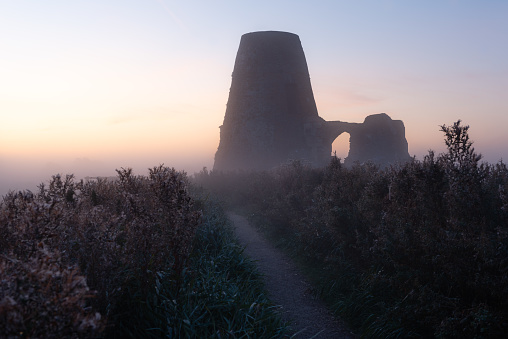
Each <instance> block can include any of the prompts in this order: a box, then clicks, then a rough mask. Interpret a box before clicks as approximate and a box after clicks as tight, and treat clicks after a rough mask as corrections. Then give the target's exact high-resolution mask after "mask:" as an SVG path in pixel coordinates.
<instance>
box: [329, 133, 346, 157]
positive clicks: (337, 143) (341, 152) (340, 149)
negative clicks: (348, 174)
mask: <svg viewBox="0 0 508 339" xmlns="http://www.w3.org/2000/svg"><path fill="white" fill-rule="evenodd" d="M349 137H350V135H349V133H347V132H344V133H342V134H341V135H339V136H338V137H337V138H335V140H334V141H333V143H332V156H333V155H334V154H337V157H338V158H340V159H341V162H344V159H346V158H347V156H348V154H349ZM335 152H336V153H335Z"/></svg>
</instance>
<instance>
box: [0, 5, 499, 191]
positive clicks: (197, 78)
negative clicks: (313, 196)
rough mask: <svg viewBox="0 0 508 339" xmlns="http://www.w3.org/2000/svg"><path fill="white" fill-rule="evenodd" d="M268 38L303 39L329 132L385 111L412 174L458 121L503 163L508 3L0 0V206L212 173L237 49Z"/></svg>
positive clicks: (341, 150) (342, 147)
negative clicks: (251, 35)
mask: <svg viewBox="0 0 508 339" xmlns="http://www.w3.org/2000/svg"><path fill="white" fill-rule="evenodd" d="M264 30H278V31H287V32H292V33H295V34H298V35H299V36H300V40H301V42H302V46H303V49H304V52H305V55H306V57H307V64H308V67H309V72H310V75H311V82H312V86H313V90H314V96H315V99H316V103H317V106H318V111H319V114H320V116H321V117H323V118H324V119H326V120H342V121H348V122H362V121H363V119H364V118H365V117H366V116H367V115H369V114H374V113H381V112H385V113H387V114H389V115H390V116H391V117H392V118H393V119H400V120H403V121H404V124H405V126H406V138H407V140H408V143H409V153H410V154H411V155H416V157H417V158H419V159H421V158H422V157H423V155H425V154H426V153H427V150H429V149H433V150H435V151H436V152H438V153H439V152H442V151H444V143H443V137H442V133H441V132H439V125H441V124H447V125H450V124H452V123H453V122H454V121H456V120H457V119H462V120H463V122H464V123H465V124H468V125H470V126H471V129H470V135H471V138H472V139H473V140H474V141H475V144H474V146H475V148H476V150H477V151H479V152H480V153H482V154H483V155H484V159H485V160H486V161H488V162H497V161H498V160H500V159H503V160H506V159H508V147H507V145H508V133H506V132H505V130H506V129H507V127H508V98H507V97H508V95H507V94H506V92H507V90H508V61H507V60H508V43H507V37H508V1H501V0H499V1H495V0H488V1H477V0H475V1H460V0H453V1H452V0H439V1H437V0H435V1H416V0H405V1H402V0H399V1H397V0H392V1H388V0H385V1H383V0H378V1H368V0H365V1H362V0H357V1H353V0H350V1H337V0H335V1H331V0H330V1H297V0H292V1H276V0H271V1H264V0H262V1H261V0H258V1H240V0H236V1H232V0H230V1H169V0H121V1H120V0H100V1H99V0H72V1H65V0H60V1H57V0H44V1H42V0H31V1H29V0H0V195H3V194H5V193H6V192H7V190H9V189H16V190H17V189H25V188H28V189H32V190H33V189H34V188H35V185H37V184H39V183H40V182H42V181H47V180H49V178H50V176H51V174H56V173H63V174H65V173H74V174H76V176H77V177H84V176H87V175H88V176H97V175H103V176H109V175H115V171H114V170H115V168H120V167H132V168H134V171H135V172H136V173H137V174H146V170H147V168H148V167H153V166H157V165H159V164H161V163H164V164H165V165H168V166H173V167H175V168H177V169H181V170H186V171H188V172H189V173H190V174H192V173H194V172H196V171H199V170H200V169H201V168H202V167H203V166H207V167H208V168H211V167H212V166H213V157H214V154H215V151H216V150H217V146H218V144H219V129H218V127H219V126H220V125H221V124H222V121H223V118H224V113H225V109H226V103H227V99H228V93H229V87H230V85H231V73H232V71H233V66H234V60H235V56H236V52H237V50H238V45H239V43H240V37H241V35H242V34H244V33H248V32H254V31H264ZM347 140H348V136H347V135H345V136H344V137H342V136H341V137H340V138H339V139H338V140H337V141H336V142H335V143H334V147H335V148H336V149H337V151H338V155H339V156H341V157H345V156H346V155H347V150H348V144H347Z"/></svg>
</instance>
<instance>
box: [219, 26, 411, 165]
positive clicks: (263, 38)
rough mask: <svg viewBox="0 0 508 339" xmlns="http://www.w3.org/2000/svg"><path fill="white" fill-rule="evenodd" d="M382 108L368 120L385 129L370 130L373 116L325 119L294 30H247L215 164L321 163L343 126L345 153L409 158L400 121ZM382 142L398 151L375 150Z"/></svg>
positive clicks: (358, 156) (326, 159)
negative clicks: (352, 120)
mask: <svg viewBox="0 0 508 339" xmlns="http://www.w3.org/2000/svg"><path fill="white" fill-rule="evenodd" d="M384 116H385V117H384ZM384 116H383V118H379V117H378V118H371V119H369V117H368V118H366V121H365V123H367V122H368V120H369V121H370V122H372V121H380V122H382V125H383V126H384V127H383V128H382V130H383V131H385V132H388V134H389V135H385V134H386V133H385V132H382V131H381V132H379V131H378V132H375V131H374V130H372V129H371V127H372V126H371V125H372V124H369V126H370V127H369V126H367V125H364V124H365V123H364V124H349V123H346V122H341V121H333V122H327V121H325V120H323V119H322V118H321V117H319V115H318V112H317V108H316V102H315V101H314V94H313V93H312V87H311V84H310V77H309V71H308V68H307V62H306V60H305V55H304V52H303V48H302V45H301V43H300V39H299V37H298V36H297V35H296V34H292V33H286V32H276V31H266V32H253V33H247V34H244V35H243V36H242V38H241V41H240V47H239V48H238V53H237V55H236V60H235V66H234V70H233V75H232V82H231V89H230V92H229V99H228V103H227V108H226V114H225V117H224V123H223V125H222V126H221V127H220V144H219V148H218V150H217V153H216V154H215V164H214V170H226V171H227V170H236V169H250V170H260V169H269V168H272V167H274V166H277V165H279V164H281V163H284V162H287V161H288V160H290V159H301V160H304V161H307V162H309V163H311V164H312V165H314V166H324V165H326V164H327V163H328V162H329V160H330V154H331V148H332V146H331V145H332V142H333V141H334V140H335V138H337V136H339V135H340V134H341V133H343V132H349V133H350V135H351V138H350V140H351V148H350V155H349V157H348V158H352V159H354V160H355V161H360V162H362V160H363V161H366V160H369V159H370V158H375V159H378V160H380V159H384V160H383V161H385V160H386V159H388V158H390V159H391V158H394V159H395V158H396V159H399V158H400V159H406V160H407V158H409V155H408V153H407V142H406V141H405V136H404V125H403V124H402V122H401V121H399V122H395V121H392V120H391V119H390V118H389V117H388V116H387V115H384ZM391 122H394V123H395V124H391ZM392 125H393V126H392ZM400 127H402V130H400ZM387 136H388V138H386V137H387ZM379 137H380V138H381V139H380V140H377V141H376V140H373V138H379ZM401 138H402V139H401ZM385 139H386V140H385ZM396 139H397V140H396ZM354 140H358V142H357V143H356V144H354ZM387 140H388V141H387ZM380 141H383V142H380ZM384 141H386V142H384ZM394 142H395V144H394ZM404 142H405V150H404ZM355 145H356V146H355ZM362 145H363V146H362ZM369 145H370V146H369ZM380 145H384V146H381V147H384V148H382V149H381V151H382V153H385V152H384V151H388V153H390V152H393V151H394V150H396V152H397V155H395V156H388V157H386V156H384V155H383V156H379V154H378V153H379V149H380ZM400 145H402V146H401V147H399V146H400ZM366 150H367V151H366ZM383 150H384V151H383ZM355 152H356V153H355ZM400 152H402V153H400ZM352 153H353V154H352ZM362 154H365V155H366V156H367V155H368V157H369V159H367V158H365V157H363V155H362ZM373 155H374V156H373Z"/></svg>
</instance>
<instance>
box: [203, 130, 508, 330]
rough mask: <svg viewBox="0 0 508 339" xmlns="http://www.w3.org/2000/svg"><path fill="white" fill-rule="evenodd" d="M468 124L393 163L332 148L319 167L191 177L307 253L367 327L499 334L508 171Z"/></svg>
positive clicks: (505, 321) (333, 293)
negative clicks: (359, 159) (418, 154)
mask: <svg viewBox="0 0 508 339" xmlns="http://www.w3.org/2000/svg"><path fill="white" fill-rule="evenodd" d="M468 128H469V127H468V126H463V125H461V122H460V121H458V122H456V123H454V124H453V125H451V126H441V130H442V131H443V133H444V135H445V143H446V145H447V147H448V152H446V153H444V154H440V155H437V156H436V155H435V154H434V153H433V152H432V151H430V152H429V154H428V155H427V156H426V157H425V158H424V159H423V160H422V161H419V160H416V159H413V160H412V161H410V162H408V163H406V164H403V165H398V166H392V167H390V168H386V169H379V168H377V167H376V166H373V165H369V164H362V165H360V164H357V165H355V166H353V167H352V168H346V167H344V166H343V165H342V164H341V162H340V161H339V159H336V158H335V159H332V161H331V163H330V164H329V166H328V167H327V168H325V169H323V170H316V169H312V168H309V167H306V166H305V165H303V164H301V163H298V162H295V163H291V164H288V165H285V166H283V167H281V168H279V169H277V170H275V171H270V172H265V173H251V174H249V173H242V174H239V175H235V174H234V173H230V174H228V176H226V175H225V174H221V173H214V172H211V173H210V172H202V173H201V174H200V175H198V176H196V178H197V180H199V181H200V182H201V183H202V185H204V186H207V185H209V187H212V188H214V189H215V191H216V192H218V194H227V195H229V196H231V195H232V196H234V197H235V203H236V205H242V206H243V208H245V209H246V211H247V212H248V214H249V216H250V217H251V220H252V221H254V222H256V223H257V224H258V225H260V227H262V228H263V229H264V231H265V232H267V233H268V234H269V236H270V237H271V238H272V239H277V243H278V244H280V245H281V246H283V247H285V248H286V249H287V250H288V251H289V252H291V253H293V254H294V255H295V256H296V257H297V258H299V260H300V261H301V262H304V263H306V264H307V266H308V267H309V271H310V272H311V274H312V275H313V277H314V278H315V281H316V282H317V284H318V286H317V288H316V290H317V291H318V292H319V293H320V294H321V295H322V297H323V298H324V299H326V300H327V301H328V302H329V303H330V305H331V307H332V308H333V309H334V310H335V311H336V312H337V313H338V314H340V315H341V316H343V317H344V318H345V319H346V320H348V321H349V322H350V324H351V325H352V326H353V327H354V328H355V329H357V331H358V332H359V333H360V334H362V335H364V336H365V337H412V336H424V337H460V338H475V337H498V336H502V335H503V334H504V333H506V332H507V331H508V299H507V296H508V269H507V267H508V266H507V258H508V210H507V208H508V204H507V203H508V195H507V193H506V192H507V189H508V169H507V167H506V165H505V164H504V163H502V162H499V163H497V164H487V163H481V162H480V160H481V155H479V154H478V153H476V152H475V150H474V148H473V147H472V142H471V141H470V140H469V136H468ZM230 177H231V179H229V178H230ZM231 182H234V184H231ZM208 183H209V184H208ZM224 187H225V189H224V190H223V188H224Z"/></svg>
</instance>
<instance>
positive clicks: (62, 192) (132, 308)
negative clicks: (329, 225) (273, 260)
mask: <svg viewBox="0 0 508 339" xmlns="http://www.w3.org/2000/svg"><path fill="white" fill-rule="evenodd" d="M117 172H118V178H117V179H115V180H110V179H98V180H94V181H87V182H83V181H77V180H75V179H74V177H73V176H72V175H67V176H65V177H62V176H60V175H55V176H53V177H52V179H51V180H50V182H49V184H47V185H44V184H41V185H40V186H39V191H38V192H37V193H32V192H30V191H21V192H10V193H9V194H7V195H6V196H5V197H4V198H3V200H2V201H1V202H0V337H9V338H15V337H34V338H35V337H37V338H66V337H118V338H125V337H136V338H139V337H162V336H166V337H175V338H176V337H185V338H187V337H188V338H205V337H206V338H209V337H223V336H225V335H233V336H237V337H241V336H242V335H244V336H254V337H255V336H257V337H262V336H264V335H265V334H266V336H268V337H270V336H274V335H275V336H276V335H277V334H280V333H282V332H283V331H284V327H283V326H281V323H280V317H279V316H278V315H277V314H276V313H275V312H274V310H273V307H272V306H271V305H270V304H269V302H268V300H267V298H266V296H265V295H264V291H263V289H262V284H261V283H260V280H259V276H258V275H257V273H256V272H255V270H254V268H253V264H252V263H251V262H248V261H246V260H245V259H244V258H243V257H242V255H241V252H242V250H241V248H240V247H239V246H238V245H237V244H236V243H235V239H234V237H233V233H232V229H231V227H230V225H229V224H228V221H227V218H226V217H225V215H224V213H223V211H222V209H221V208H220V206H219V205H218V203H217V202H214V201H212V200H211V199H208V198H207V197H206V195H204V194H203V193H202V192H200V191H199V190H197V189H194V188H193V187H192V185H190V183H189V179H188V177H187V176H186V174H185V173H183V172H178V171H176V170H175V169H172V168H168V167H164V166H158V167H154V168H152V169H150V170H149V175H148V176H139V175H134V174H133V172H132V169H121V170H118V171H117Z"/></svg>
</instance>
